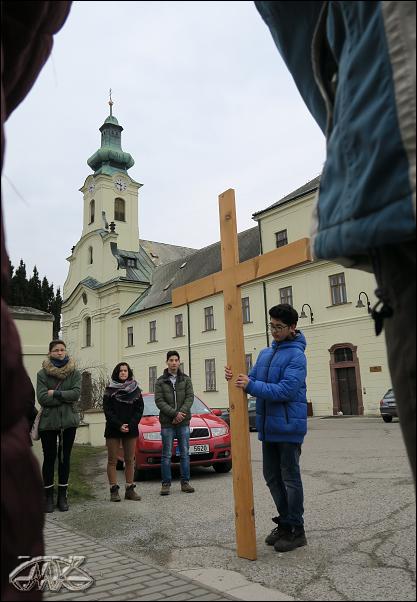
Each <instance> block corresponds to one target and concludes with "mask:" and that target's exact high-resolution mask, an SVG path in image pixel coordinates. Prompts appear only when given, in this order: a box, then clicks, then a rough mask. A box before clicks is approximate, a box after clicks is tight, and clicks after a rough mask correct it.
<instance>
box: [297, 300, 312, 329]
mask: <svg viewBox="0 0 417 602" xmlns="http://www.w3.org/2000/svg"><path fill="white" fill-rule="evenodd" d="M305 306H307V307H308V308H309V310H310V324H312V323H313V322H314V318H313V310H312V309H311V307H310V305H309V304H308V303H303V307H302V308H301V313H300V318H306V317H307V315H306V313H305V311H304V308H305Z"/></svg>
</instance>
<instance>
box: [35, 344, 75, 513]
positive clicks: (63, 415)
mask: <svg viewBox="0 0 417 602" xmlns="http://www.w3.org/2000/svg"><path fill="white" fill-rule="evenodd" d="M80 391H81V373H80V372H79V371H78V370H76V368H75V362H74V360H73V359H72V358H70V357H69V356H68V355H67V348H66V345H65V343H64V341H61V340H56V341H51V342H50V343H49V354H48V358H47V359H46V360H45V361H44V362H43V364H42V370H40V371H39V372H38V376H37V386H36V396H37V398H38V401H39V403H40V405H41V406H42V415H41V418H40V422H39V434H40V438H41V442H42V449H43V458H44V459H43V466H42V476H43V484H44V488H45V512H53V510H54V468H55V460H56V455H57V439H58V440H59V445H58V500H57V506H58V508H59V510H61V512H65V511H67V510H68V500H67V488H68V477H69V472H70V457H71V450H72V446H73V443H74V439H75V434H76V430H77V426H78V425H79V423H80V417H79V414H78V412H77V411H76V410H75V408H74V403H75V402H76V401H78V399H79V397H80Z"/></svg>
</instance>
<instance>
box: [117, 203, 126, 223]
mask: <svg viewBox="0 0 417 602" xmlns="http://www.w3.org/2000/svg"><path fill="white" fill-rule="evenodd" d="M114 219H115V220H117V221H118V222H125V221H126V214H125V201H124V199H120V198H117V199H115V200H114Z"/></svg>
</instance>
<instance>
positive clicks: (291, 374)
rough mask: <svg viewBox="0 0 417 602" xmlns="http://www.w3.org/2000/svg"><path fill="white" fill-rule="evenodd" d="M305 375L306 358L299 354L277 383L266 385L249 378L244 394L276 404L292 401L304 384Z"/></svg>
mask: <svg viewBox="0 0 417 602" xmlns="http://www.w3.org/2000/svg"><path fill="white" fill-rule="evenodd" d="M306 375H307V362H306V357H305V355H304V354H300V355H298V356H296V357H294V358H293V359H292V360H291V361H290V362H289V364H288V365H287V367H286V368H285V372H284V375H283V378H282V379H281V380H280V381H279V383H266V382H262V381H260V380H255V379H253V378H251V379H250V381H249V383H248V384H247V386H246V392H247V393H249V394H250V395H252V396H254V397H260V398H262V399H267V400H268V401H276V402H278V403H279V402H281V403H282V402H284V403H285V402H288V401H294V399H295V398H296V397H297V394H298V392H299V390H300V388H301V387H302V386H303V385H304V383H305V379H306Z"/></svg>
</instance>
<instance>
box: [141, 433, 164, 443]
mask: <svg viewBox="0 0 417 602" xmlns="http://www.w3.org/2000/svg"><path fill="white" fill-rule="evenodd" d="M143 438H144V439H147V440H148V441H161V440H162V435H161V432H160V431H154V432H151V433H143Z"/></svg>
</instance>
